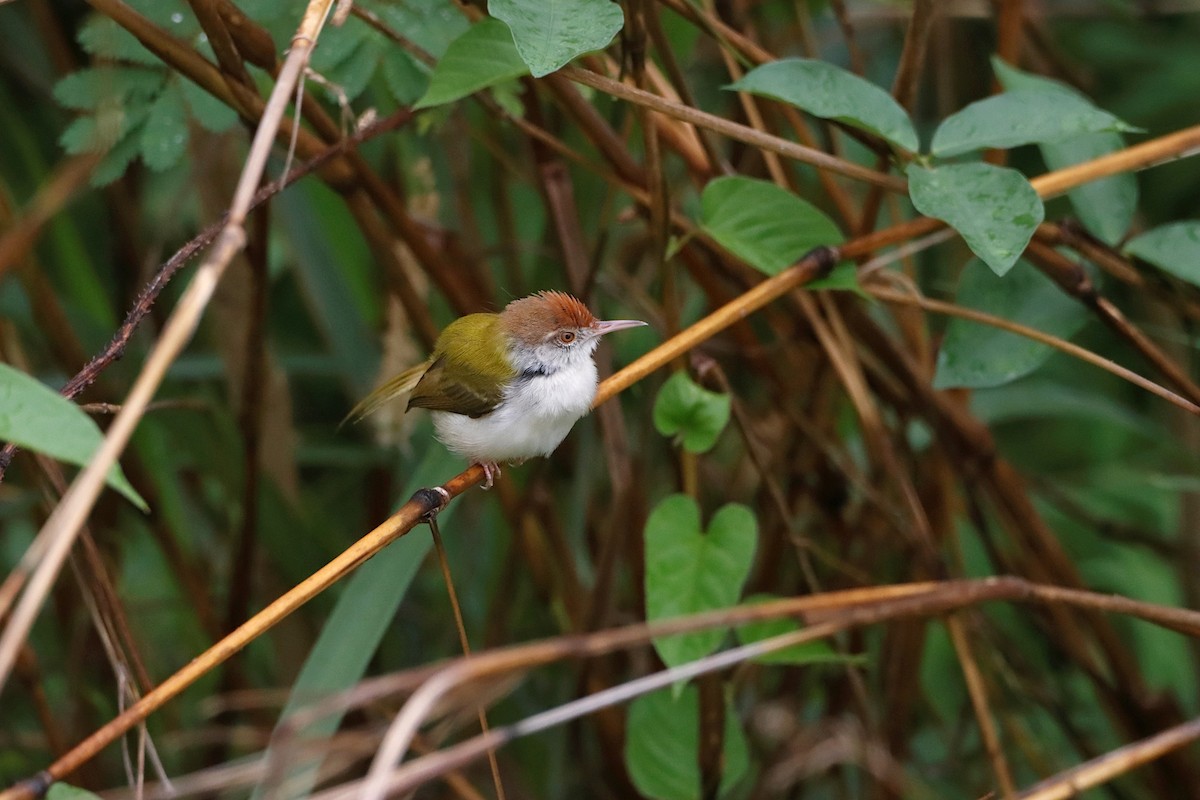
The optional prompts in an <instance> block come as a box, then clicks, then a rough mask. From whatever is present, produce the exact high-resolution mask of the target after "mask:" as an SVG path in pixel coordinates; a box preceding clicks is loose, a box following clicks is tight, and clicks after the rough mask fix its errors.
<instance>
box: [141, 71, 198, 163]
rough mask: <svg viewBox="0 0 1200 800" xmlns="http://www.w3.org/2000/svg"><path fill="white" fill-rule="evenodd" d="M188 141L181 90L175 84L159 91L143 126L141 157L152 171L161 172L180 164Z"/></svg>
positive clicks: (185, 110)
mask: <svg viewBox="0 0 1200 800" xmlns="http://www.w3.org/2000/svg"><path fill="white" fill-rule="evenodd" d="M187 143H188V127H187V109H185V108H184V105H183V92H181V91H180V89H179V86H178V85H177V84H175V83H171V84H168V85H167V86H166V88H164V89H163V91H162V93H161V94H159V96H158V99H157V100H155V101H154V105H152V106H151V107H150V115H149V116H148V117H146V124H145V125H143V126H142V136H141V145H142V160H143V161H145V162H146V166H147V167H149V168H150V169H152V170H154V171H155V172H163V171H164V170H168V169H170V168H171V167H173V166H175V165H176V164H177V163H179V159H180V158H181V157H182V156H183V151H184V149H185V148H186V147H187Z"/></svg>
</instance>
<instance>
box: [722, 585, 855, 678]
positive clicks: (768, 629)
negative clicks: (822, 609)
mask: <svg viewBox="0 0 1200 800" xmlns="http://www.w3.org/2000/svg"><path fill="white" fill-rule="evenodd" d="M778 599H779V598H778V597H777V596H776V595H770V594H756V595H751V596H750V597H747V598H746V599H745V602H744V604H745V605H762V604H763V603H769V602H771V601H772V600H778ZM798 630H800V623H798V622H796V620H794V619H791V618H788V617H782V618H780V619H768V620H762V621H761V622H747V623H745V624H744V625H740V626H738V627H737V628H735V629H734V633H736V634H737V638H738V641H739V642H741V643H742V644H751V643H752V642H761V641H762V640H763V639H770V638H771V637H773V636H781V635H783V634H785V633H793V632H795V631H798ZM846 660H847V659H846V657H844V656H841V655H839V654H838V653H837V652H836V651H835V650H834V649H833V648H832V647H830V646H829V643H828V642H825V641H813V642H805V643H804V644H795V645H792V646H791V647H786V648H784V649H783V650H776V651H775V652H774V653H767V654H766V655H762V656H758V657H757V658H755V659H754V661H756V662H758V663H759V664H827V663H831V662H844V661H846Z"/></svg>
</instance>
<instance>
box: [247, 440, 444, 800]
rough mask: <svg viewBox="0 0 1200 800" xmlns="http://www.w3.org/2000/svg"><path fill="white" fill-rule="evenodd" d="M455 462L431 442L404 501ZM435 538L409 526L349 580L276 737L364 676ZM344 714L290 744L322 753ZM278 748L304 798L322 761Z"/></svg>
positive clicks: (296, 792)
mask: <svg viewBox="0 0 1200 800" xmlns="http://www.w3.org/2000/svg"><path fill="white" fill-rule="evenodd" d="M456 463H458V462H457V460H456V459H455V457H454V456H452V455H450V454H449V453H448V452H447V451H446V450H445V449H444V448H442V447H441V446H439V445H437V444H433V445H431V446H430V447H429V448H428V450H427V451H426V454H425V457H424V458H423V459H422V460H421V462H420V464H419V465H418V466H417V468H416V469H415V470H413V472H412V478H411V479H410V480H409V482H408V484H407V485H406V486H405V488H404V491H403V492H402V493H401V495H400V496H401V497H402V498H404V499H408V498H409V497H410V496H411V495H412V494H413V492H415V491H417V489H419V488H421V487H422V486H436V485H437V484H438V483H439V482H441V481H442V480H443V479H444V477H445V476H446V475H447V474H449V473H451V472H452V471H453V469H454V468H455V465H456ZM457 508H458V504H457V503H455V504H452V505H450V506H447V507H446V509H445V510H443V511H442V512H441V514H440V515H439V516H438V521H439V522H441V523H443V524H445V523H446V522H448V521H449V520H450V518H451V516H452V515H453V514H454V512H455V509H457ZM432 542H433V540H432V539H431V538H430V536H429V534H428V532H427V531H426V530H424V529H423V528H420V529H417V530H414V531H413V532H412V533H410V534H408V535H407V536H405V537H403V538H401V539H400V540H398V541H395V542H393V543H392V544H390V545H388V546H387V547H385V548H384V549H383V550H381V551H380V552H379V554H378V555H376V556H375V557H374V558H372V559H371V560H370V561H368V562H366V563H365V564H363V565H362V566H361V567H359V568H358V570H357V571H356V572H355V573H354V574H353V575H352V576H351V577H350V578H349V580H347V581H346V586H345V589H344V590H343V591H342V593H341V595H340V596H339V597H338V599H337V605H335V606H334V608H333V611H332V612H331V613H330V615H329V618H328V619H327V620H326V621H325V624H324V625H323V626H322V628H321V633H320V635H319V636H318V637H317V641H316V643H315V644H313V646H312V650H310V651H309V653H308V657H307V658H306V659H305V660H304V666H303V667H302V668H301V669H300V675H299V677H298V678H296V681H295V683H293V684H292V690H291V694H290V695H289V696H288V701H287V705H286V706H285V707H284V709H283V712H282V713H281V714H280V715H279V720H278V722H276V723H275V735H277V734H278V732H279V731H280V729H281V728H282V727H283V726H285V725H288V724H289V723H291V722H292V720H293V718H294V717H295V716H296V714H297V713H299V712H301V711H303V710H304V709H305V708H306V707H307V706H309V705H311V704H313V703H316V702H318V701H320V700H322V699H324V698H326V697H328V696H330V695H332V694H336V693H337V692H340V691H344V690H347V689H349V688H351V687H352V686H354V685H355V684H357V683H358V682H359V681H360V680H362V677H363V675H364V674H366V670H367V665H368V664H370V662H371V659H372V658H374V656H375V651H376V650H377V649H378V648H379V642H380V641H381V640H382V639H383V636H384V634H385V633H386V632H387V630H388V628H389V627H391V625H392V624H393V619H394V618H395V616H396V611H397V610H398V609H399V607H400V603H401V602H403V600H404V597H405V595H406V594H407V593H408V588H409V586H411V585H412V581H413V578H414V577H415V576H416V574H417V570H418V568H420V566H421V563H422V562H423V561H424V560H425V556H426V554H427V553H428V552H429V548H430V545H431V544H432ZM342 713H343V712H338V713H334V714H330V715H329V716H326V717H322V718H320V719H317V720H315V721H313V722H310V723H309V724H308V725H306V726H305V727H304V728H303V730H302V731H300V734H299V736H298V737H297V738H296V739H293V740H292V742H291V744H292V745H293V746H296V747H299V748H303V749H304V752H309V753H311V752H324V750H323V749H322V748H321V747H320V746H319V742H321V741H323V740H328V739H329V738H331V737H332V736H333V734H334V733H336V732H337V729H338V726H339V725H340V724H341V720H342ZM283 748H285V745H284V744H283V743H280V742H278V741H277V740H275V739H274V738H273V739H272V744H271V745H270V746H269V747H268V753H267V756H268V758H270V757H272V756H274V757H277V758H281V759H285V761H284V763H288V764H289V765H290V769H291V770H294V772H292V773H291V774H288V775H287V776H286V779H287V781H288V789H289V793H290V795H291V796H294V797H301V796H305V795H307V794H308V791H309V790H310V789H311V788H312V785H313V783H314V782H315V781H316V778H317V768H318V767H319V761H318V762H316V763H311V762H306V761H305V759H302V758H296V757H295V756H293V755H291V754H289V753H288V752H282V753H280V752H277V750H278V749H283ZM262 796H264V795H263V787H262V786H261V785H260V786H259V787H257V788H256V790H255V792H254V797H255V798H260V797H262Z"/></svg>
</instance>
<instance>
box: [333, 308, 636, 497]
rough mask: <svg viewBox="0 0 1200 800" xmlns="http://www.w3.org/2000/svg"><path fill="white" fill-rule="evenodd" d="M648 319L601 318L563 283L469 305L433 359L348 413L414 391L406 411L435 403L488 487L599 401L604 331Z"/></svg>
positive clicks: (556, 440)
mask: <svg viewBox="0 0 1200 800" xmlns="http://www.w3.org/2000/svg"><path fill="white" fill-rule="evenodd" d="M645 324H646V323H645V322H643V321H641V320H635V319H617V320H599V319H596V317H595V316H594V315H593V314H592V312H591V311H589V310H588V307H587V306H586V305H584V304H583V303H582V302H581V301H580V300H578V299H577V298H575V297H572V296H571V295H569V294H566V293H564V292H558V291H543V292H538V293H537V294H533V295H530V296H528V297H523V298H520V299H518V300H513V301H512V302H510V303H509V304H508V305H506V306H505V307H504V309H503V310H502V311H501V312H500V313H498V314H494V313H480V314H468V315H466V316H463V317H459V318H458V319H456V320H455V321H454V322H452V323H450V324H449V325H448V326H446V328H445V329H444V330H443V331H442V332H441V334H439V336H438V338H437V341H436V342H434V345H433V352H432V354H430V356H429V358H428V359H426V360H425V361H423V362H422V363H420V364H417V365H416V366H414V367H411V368H409V369H406V370H404V371H403V372H401V373H400V374H398V375H396V376H394V377H392V378H390V379H388V380H387V381H384V382H383V383H382V384H380V385H379V386H378V387H377V388H375V389H374V390H373V391H372V392H371V393H370V394H368V395H367V396H366V397H364V398H363V399H362V401H361V402H359V403H358V404H357V405H356V406H355V407H354V408H353V409H352V410H351V411H350V413H349V415H347V417H346V421H357V420H359V419H362V418H363V417H365V416H367V415H368V414H371V413H372V412H374V411H376V410H378V409H379V408H380V407H381V406H383V405H385V404H386V403H389V402H391V401H392V400H396V399H400V398H403V397H405V396H407V398H408V402H407V405H406V406H405V411H406V412H407V411H408V410H410V409H413V408H426V409H429V411H430V412H431V415H432V417H433V427H434V432H435V434H436V436H437V438H438V440H439V441H441V442H442V444H444V445H445V446H446V447H447V449H449V450H450V451H451V452H454V453H457V454H458V455H461V456H464V457H466V458H467V459H468V460H469V461H470V462H471V463H472V464H479V465H480V466H481V467H483V472H484V476H485V480H484V484H483V488H485V489H488V488H491V486H492V482H493V479H494V478H496V477H497V476H499V475H500V462H509V463H520V462H523V461H524V460H525V459H528V458H533V457H536V456H549V455H550V454H551V453H552V452H554V450H555V448H557V447H558V446H559V444H561V443H562V441H563V439H565V438H566V436H567V433H569V432H570V430H571V428H572V426H574V425H575V422H576V421H577V420H579V419H580V418H581V417H582V416H583V415H584V414H586V413H587V412H588V411H589V410H590V409H591V407H592V401H593V400H594V399H595V397H596V387H597V385H598V376H597V372H596V362H595V361H594V360H593V358H592V355H593V353H595V351H596V345H597V344H599V342H600V337H602V336H604V335H605V334H607V333H612V332H613V331H619V330H624V329H626V328H635V327H638V326H642V325H645Z"/></svg>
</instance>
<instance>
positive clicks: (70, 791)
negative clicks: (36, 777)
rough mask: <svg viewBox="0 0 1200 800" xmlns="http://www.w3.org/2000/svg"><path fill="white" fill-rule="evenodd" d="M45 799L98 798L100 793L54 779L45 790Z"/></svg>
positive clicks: (81, 799) (98, 799)
mask: <svg viewBox="0 0 1200 800" xmlns="http://www.w3.org/2000/svg"><path fill="white" fill-rule="evenodd" d="M46 800H100V795H96V794H92V793H91V792H89V791H88V790H87V789H80V788H79V787H78V786H72V785H71V784H69V783H63V782H62V781H56V782H54V783H52V784H50V788H49V790H47V792H46Z"/></svg>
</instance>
